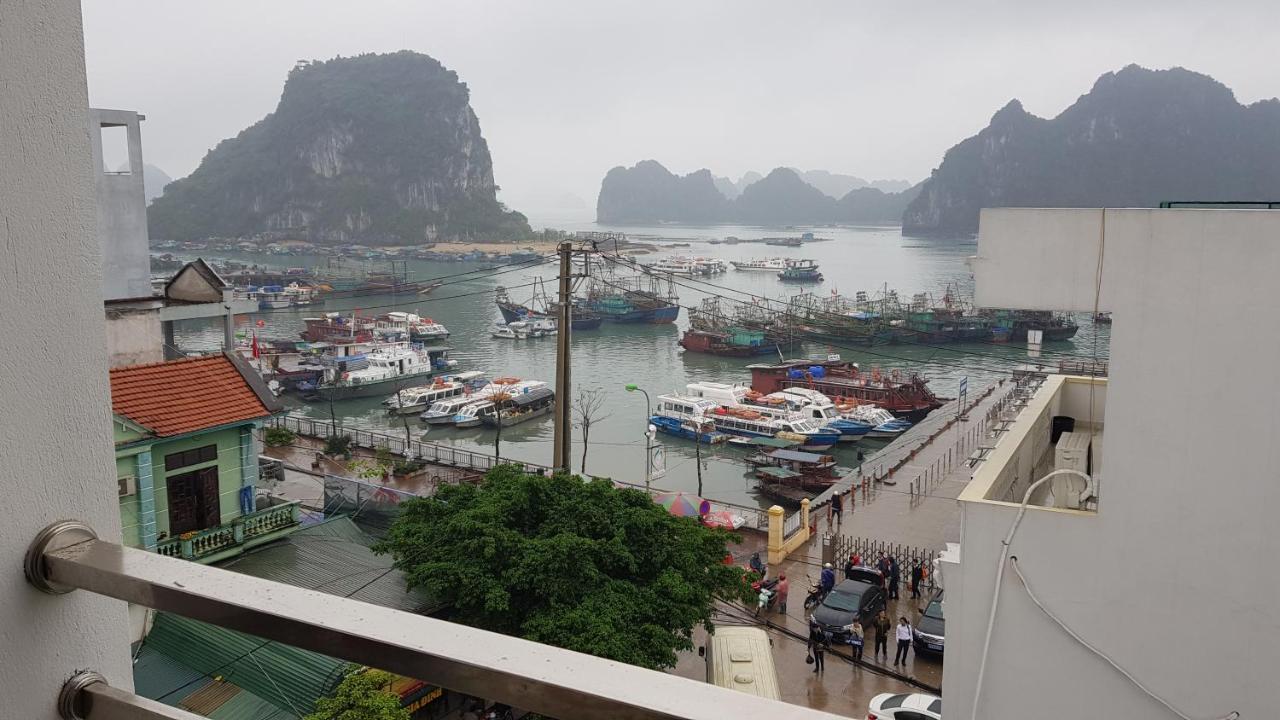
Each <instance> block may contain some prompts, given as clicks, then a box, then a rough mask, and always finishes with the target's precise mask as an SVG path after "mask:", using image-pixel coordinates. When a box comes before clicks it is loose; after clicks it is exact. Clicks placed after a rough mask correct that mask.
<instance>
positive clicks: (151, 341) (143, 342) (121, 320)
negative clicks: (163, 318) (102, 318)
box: [106, 308, 164, 368]
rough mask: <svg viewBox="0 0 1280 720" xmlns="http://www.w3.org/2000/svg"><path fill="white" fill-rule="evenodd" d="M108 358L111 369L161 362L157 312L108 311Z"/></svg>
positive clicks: (162, 358)
mask: <svg viewBox="0 0 1280 720" xmlns="http://www.w3.org/2000/svg"><path fill="white" fill-rule="evenodd" d="M106 317H107V356H108V361H109V363H110V365H111V367H113V368H116V367H122V366H125V365H141V364H143V363H156V362H162V361H163V360H164V342H163V337H162V333H161V329H160V310H159V308H156V309H154V310H144V311H138V312H119V313H113V312H111V311H109V310H108V311H107V316H106Z"/></svg>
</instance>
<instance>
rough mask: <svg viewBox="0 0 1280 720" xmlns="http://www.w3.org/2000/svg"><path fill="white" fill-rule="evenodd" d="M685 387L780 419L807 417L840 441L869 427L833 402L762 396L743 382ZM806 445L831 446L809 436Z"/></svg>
mask: <svg viewBox="0 0 1280 720" xmlns="http://www.w3.org/2000/svg"><path fill="white" fill-rule="evenodd" d="M685 389H686V390H687V391H688V392H689V394H690V395H696V396H698V397H705V398H708V399H710V400H711V401H713V402H715V403H717V404H719V405H721V406H723V407H740V408H745V409H748V410H752V411H754V412H758V413H761V414H763V415H766V416H768V417H772V418H777V419H779V420H795V419H797V418H804V419H807V420H809V421H811V422H810V423H809V424H810V425H812V426H813V427H814V428H815V429H818V430H820V431H821V432H824V433H829V434H833V435H834V436H835V437H836V439H837V440H838V441H844V442H849V441H852V440H857V439H858V437H860V436H862V435H865V434H866V433H867V431H868V430H870V428H869V427H867V426H865V425H862V424H861V423H855V422H852V421H849V420H845V419H844V418H842V417H841V416H840V413H839V412H838V411H837V410H836V409H835V406H834V405H833V404H832V403H831V402H830V401H827V402H826V404H825V405H819V404H818V403H817V401H815V400H812V399H809V398H804V397H799V396H786V395H782V394H780V393H773V394H770V395H762V394H761V393H758V392H755V391H754V390H752V389H751V388H748V387H745V386H742V385H726V384H725V383H715V382H701V383H690V384H689V385H687V386H686V388H685ZM801 434H808V433H801ZM804 446H805V447H806V448H808V449H822V450H825V449H826V447H830V445H827V446H825V447H824V446H823V445H822V442H821V441H813V440H810V439H806V440H805V444H804Z"/></svg>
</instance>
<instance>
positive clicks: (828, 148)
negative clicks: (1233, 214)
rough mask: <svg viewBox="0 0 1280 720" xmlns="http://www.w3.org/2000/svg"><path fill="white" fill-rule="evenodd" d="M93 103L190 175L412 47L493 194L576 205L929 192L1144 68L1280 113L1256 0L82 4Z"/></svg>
mask: <svg viewBox="0 0 1280 720" xmlns="http://www.w3.org/2000/svg"><path fill="white" fill-rule="evenodd" d="M83 7H84V23H85V41H86V53H87V62H88V74H89V99H90V102H91V103H92V104H93V105H94V106H97V107H115V108H126V109H135V110H138V111H139V112H142V113H144V114H146V116H147V121H146V122H145V123H144V125H143V143H144V146H143V152H144V156H145V158H146V160H147V161H148V162H150V163H153V164H155V165H157V166H159V167H161V168H162V169H164V170H165V171H166V172H168V173H169V174H170V175H172V176H174V177H181V176H184V175H186V174H188V173H190V172H191V171H192V170H193V169H195V167H196V165H197V164H199V162H200V159H201V158H202V157H203V156H204V154H205V152H206V151H207V150H208V149H209V148H211V147H213V146H214V145H215V144H216V143H217V142H218V141H219V140H222V139H224V138H227V137H230V136H233V135H235V134H236V133H237V132H239V131H240V130H241V129H243V128H244V127H246V126H248V125H250V124H251V123H253V122H255V121H257V120H259V119H260V118H261V117H262V116H264V115H266V114H267V113H269V112H271V111H272V110H273V109H274V108H275V105H276V102H277V101H278V99H279V96H280V90H281V88H282V86H283V84H284V79H285V75H286V73H288V71H289V69H290V68H292V67H293V65H294V62H295V61H297V60H299V59H327V58H331V57H334V56H336V55H355V54H359V53H362V52H389V51H395V50H400V49H406V48H407V49H411V50H417V51H420V52H424V53H427V54H429V55H431V56H433V57H435V58H436V59H438V60H440V61H441V62H442V63H444V64H445V66H447V67H449V68H451V69H453V70H455V71H457V73H458V75H459V76H460V77H461V78H462V80H463V81H464V82H466V83H467V84H468V85H469V86H470V88H471V103H472V106H473V107H474V108H475V111H476V113H477V115H479V117H480V126H481V129H482V130H483V132H484V135H485V138H486V139H487V140H488V141H489V147H490V150H491V152H492V153H493V160H494V174H495V175H496V177H497V181H498V184H499V185H501V186H502V188H503V190H502V194H501V197H502V199H503V200H504V201H506V202H507V203H508V204H510V205H512V206H513V207H515V208H516V209H522V210H526V211H529V210H534V211H537V210H540V209H546V208H550V207H554V206H556V205H557V201H558V199H559V198H560V196H562V195H565V194H574V195H577V196H578V197H580V198H582V199H583V200H584V201H585V202H586V203H587V204H588V205H589V206H590V207H591V208H594V205H595V196H596V192H597V191H598V189H599V183H600V179H601V177H603V175H604V173H605V172H607V171H608V170H609V168H611V167H613V166H615V165H622V164H625V165H631V164H633V163H635V162H636V161H638V160H642V159H646V158H653V159H656V160H659V161H661V162H662V163H663V164H665V165H666V166H667V167H668V168H670V169H672V170H674V171H678V172H688V171H690V170H695V169H698V168H701V167H707V168H710V169H711V170H712V171H713V172H715V173H716V174H719V175H730V176H732V177H735V178H736V177H737V176H739V175H740V174H741V173H743V172H745V171H747V170H760V171H767V170H769V169H770V168H773V167H776V166H779V165H790V166H795V167H800V168H803V169H826V170H830V171H833V172H845V173H851V174H856V175H860V176H862V177H866V178H872V179H874V178H902V179H908V180H912V181H916V180H920V179H922V178H924V177H926V176H927V175H928V173H929V171H930V170H931V169H932V168H934V167H935V166H937V164H938V162H939V161H940V160H941V158H942V154H943V152H945V151H946V149H947V148H948V147H950V146H951V145H953V144H955V143H956V142H958V141H960V140H961V139H963V138H965V137H967V136H969V135H971V134H973V133H974V132H976V131H977V130H979V129H981V128H982V127H983V126H984V125H985V124H986V123H987V121H988V120H989V119H990V117H991V115H992V114H993V113H994V112H995V111H996V110H997V109H999V108H1000V107H1001V106H1002V105H1004V104H1005V103H1006V102H1008V101H1009V100H1010V99H1011V98H1014V97H1016V98H1018V99H1020V100H1022V102H1023V104H1024V105H1025V106H1026V108H1027V110H1028V111H1030V112H1032V113H1035V114H1037V115H1042V116H1052V115H1056V114H1057V113H1059V112H1061V111H1062V110H1063V109H1064V108H1065V107H1066V106H1067V105H1069V104H1070V103H1071V102H1073V101H1074V100H1075V98H1076V97H1078V96H1079V95H1081V94H1083V93H1084V92H1086V91H1088V89H1089V87H1090V86H1091V85H1092V83H1093V81H1094V80H1095V79H1096V78H1097V76H1098V75H1100V74H1102V73H1104V72H1107V71H1109V70H1116V69H1119V68H1120V67H1122V66H1124V65H1126V64H1128V63H1131V62H1136V63H1139V64H1141V65H1145V66H1147V67H1157V68H1166V67H1170V66H1174V65H1181V66H1183V67H1187V68H1190V69H1193V70H1197V71H1200V72H1204V73H1207V74H1209V75H1212V76H1214V77H1216V78H1217V79H1218V80H1220V81H1222V82H1224V83H1226V84H1227V85H1228V86H1229V87H1231V88H1232V89H1233V90H1235V93H1236V97H1237V98H1238V99H1239V100H1241V101H1243V102H1253V101H1256V100H1258V99H1261V98H1270V97H1274V96H1276V95H1280V72H1277V69H1276V60H1277V58H1278V57H1280V54H1278V53H1277V51H1276V44H1275V34H1274V29H1275V28H1276V27H1277V26H1278V25H1280V3H1275V2H1269V1H1265V0H1262V1H1258V2H1249V3H1246V2H1235V3H1212V4H1205V3H1203V2H1200V3H1197V2H1181V1H1175V0H1165V1H1164V2H1131V3H1124V2H1097V1H1095V0H1074V1H1073V2H1070V3H1068V2H1052V3H1050V2H1036V1H1035V0H1020V1H1009V2H987V1H983V0H960V1H958V0H945V1H938V2H935V1H933V0H917V1H915V2H903V1H902V0H890V1H886V2H858V1H856V0H844V1H835V0H832V1H821V0H812V1H808V2H806V1H803V0H801V1H796V2H783V1H780V0H775V1H774V2H755V1H752V0H723V1H714V2H713V1H709V0H708V1H700V0H678V1H667V0H644V1H643V2H612V1H609V0H581V1H578V2H569V1H568V0H537V2H532V1H527V0H510V1H508V2H491V1H488V0H414V1H407V0H406V1H402V2H379V1H377V0H365V1H362V2H353V1H352V0H347V1H346V2H337V1H336V0H308V1H307V2H300V1H296V2H295V1H283V0H269V1H264V0H257V1H256V2H244V1H241V0H219V1H218V2H211V1H205V2H192V1H190V0H183V1H181V2H174V1H173V0H167V1H163V2H162V1H161V0H118V1H111V2H108V0H85V1H84V4H83Z"/></svg>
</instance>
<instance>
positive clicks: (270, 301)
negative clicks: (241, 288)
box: [249, 285, 293, 310]
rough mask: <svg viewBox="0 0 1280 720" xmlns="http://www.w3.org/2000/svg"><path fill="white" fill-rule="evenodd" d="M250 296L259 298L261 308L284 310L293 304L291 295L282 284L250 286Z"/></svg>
mask: <svg viewBox="0 0 1280 720" xmlns="http://www.w3.org/2000/svg"><path fill="white" fill-rule="evenodd" d="M249 297H250V298H251V299H252V298H256V299H257V300H258V309H259V310H282V309H284V308H287V307H289V306H290V305H291V304H293V301H292V300H291V299H290V297H289V295H288V294H286V293H285V291H284V288H283V287H282V286H280V285H264V286H263V287H260V288H249Z"/></svg>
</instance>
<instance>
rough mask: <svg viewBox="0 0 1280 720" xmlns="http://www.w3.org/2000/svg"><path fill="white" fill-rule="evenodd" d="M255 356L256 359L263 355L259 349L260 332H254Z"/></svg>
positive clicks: (253, 345)
mask: <svg viewBox="0 0 1280 720" xmlns="http://www.w3.org/2000/svg"><path fill="white" fill-rule="evenodd" d="M251 347H253V357H254V359H257V358H260V357H262V351H261V350H259V349H258V333H254V334H253V344H252V346H251Z"/></svg>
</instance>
